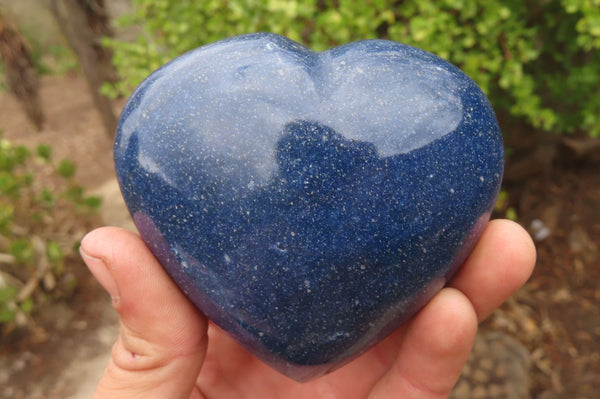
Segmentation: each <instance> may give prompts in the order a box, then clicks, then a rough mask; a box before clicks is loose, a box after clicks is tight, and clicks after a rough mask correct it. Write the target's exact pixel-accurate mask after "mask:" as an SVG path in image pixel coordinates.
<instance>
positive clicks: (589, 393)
mask: <svg viewBox="0 0 600 399" xmlns="http://www.w3.org/2000/svg"><path fill="white" fill-rule="evenodd" d="M42 83H43V87H42V103H43V107H44V111H45V113H46V117H47V123H46V126H45V128H44V129H43V131H41V132H36V131H35V130H34V128H33V126H32V125H30V124H29V123H28V122H27V120H26V119H25V117H24V116H23V114H22V112H21V110H20V108H19V105H18V104H17V103H16V102H15V101H14V100H13V99H12V98H11V97H10V96H8V95H7V94H6V93H2V94H0V129H2V130H3V131H4V137H6V138H9V139H11V140H13V141H14V142H17V143H21V144H25V145H29V146H33V145H35V144H37V143H48V144H52V146H53V148H54V153H55V158H56V159H62V158H69V159H71V160H73V161H75V162H76V164H77V165H78V168H79V169H78V174H77V178H78V179H79V180H80V182H81V183H82V184H83V185H84V186H85V187H86V188H88V189H90V190H96V191H97V192H100V193H101V194H104V195H105V197H106V198H107V199H108V200H106V208H107V209H108V210H105V213H104V214H103V215H104V217H105V223H110V224H115V223H116V224H126V223H127V222H128V220H127V216H126V215H125V216H123V215H124V213H123V212H124V211H123V209H122V203H120V202H119V201H120V198H119V195H118V190H116V189H115V186H114V177H113V176H114V172H113V166H112V159H111V150H112V140H111V139H110V138H109V137H108V135H107V134H106V133H105V132H104V131H103V130H102V127H101V123H100V118H99V116H98V115H97V114H96V113H95V111H94V109H93V106H92V102H91V99H90V97H89V95H88V93H87V87H86V85H85V83H84V82H83V80H82V79H80V78H79V77H78V76H76V75H69V76H59V77H46V78H44V79H43V81H42ZM122 104H123V102H122V101H119V102H116V103H115V109H116V110H118V109H119V108H120V106H121V105H122ZM599 166H600V165H598V164H569V165H565V164H561V163H557V164H555V165H551V167H552V169H551V170H550V171H548V170H546V171H545V173H540V174H536V175H534V176H533V177H530V178H527V179H526V180H521V181H518V182H513V183H511V184H510V185H507V186H506V189H507V190H508V193H509V198H510V204H511V205H512V206H514V207H515V209H516V211H517V215H518V217H519V222H520V223H522V224H523V225H524V226H525V227H527V228H528V229H530V231H531V232H532V234H533V235H534V236H537V248H538V264H537V267H536V270H535V273H534V275H533V277H532V279H531V280H530V281H529V282H528V284H527V285H526V286H525V287H524V288H523V289H522V290H521V291H519V292H518V293H517V294H516V295H515V296H514V297H513V298H511V299H510V300H509V301H508V302H507V303H506V304H505V305H504V306H503V307H502V308H501V309H499V310H498V311H497V312H496V313H495V314H494V315H493V316H492V317H491V318H490V319H489V320H488V321H487V322H485V323H484V325H483V326H482V329H483V330H485V331H492V332H500V333H503V334H506V335H508V336H510V337H512V338H513V339H514V340H516V341H518V342H519V343H520V344H522V345H523V347H524V348H525V349H526V351H525V352H524V353H525V356H527V357H528V358H529V359H528V361H529V362H530V364H531V367H530V368H529V376H528V377H529V381H530V382H529V395H528V396H527V397H530V398H534V399H554V398H568V399H584V398H587V399H593V398H595V397H597V395H598V392H600V285H599V284H598V281H600V249H599V246H600V173H598V168H599ZM98 190H99V191H98ZM73 262H74V263H75V264H77V265H78V266H77V270H78V281H79V289H78V290H77V292H76V294H75V296H74V297H73V298H71V299H70V300H69V301H62V302H58V303H55V304H52V305H50V306H49V307H48V308H46V309H44V312H40V314H39V315H38V317H37V318H36V326H35V328H34V329H33V331H32V332H30V333H29V334H27V335H25V336H22V337H19V338H18V339H12V340H10V341H9V340H6V339H5V340H4V341H1V342H0V398H13V399H19V398H29V399H54V398H73V399H79V398H86V397H89V396H90V395H91V390H92V389H93V386H94V384H95V381H97V378H98V376H99V374H98V373H99V372H100V370H102V368H103V365H104V364H105V362H106V359H107V356H108V351H109V348H110V345H111V342H112V341H113V339H114V337H115V334H116V331H117V326H116V318H115V316H114V314H113V313H112V311H111V309H110V305H109V301H108V298H107V296H106V294H105V293H104V292H103V291H102V290H101V289H100V288H99V287H98V285H97V284H96V283H95V282H94V281H93V279H92V278H91V276H90V275H89V274H88V273H87V271H86V269H85V267H84V266H83V264H81V263H80V262H79V261H78V260H77V259H74V260H73ZM480 356H485V354H480ZM83 383H86V384H87V385H86V384H83ZM82 384H83V385H82Z"/></svg>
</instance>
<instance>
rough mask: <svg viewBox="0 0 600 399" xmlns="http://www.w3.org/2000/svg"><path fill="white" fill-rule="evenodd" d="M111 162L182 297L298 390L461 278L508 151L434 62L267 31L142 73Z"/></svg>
mask: <svg viewBox="0 0 600 399" xmlns="http://www.w3.org/2000/svg"><path fill="white" fill-rule="evenodd" d="M115 164H116V171H117V176H118V180H119V183H120V186H121V189H122V192H123V195H124V198H125V200H126V203H127V205H128V207H129V209H130V211H131V213H132V215H133V218H134V221H135V222H136V225H137V227H138V229H139V231H140V233H141V235H142V237H143V238H144V240H145V241H146V243H147V244H148V246H149V247H150V249H151V250H152V251H153V253H154V254H155V255H156V257H157V258H158V259H159V260H160V262H161V263H162V265H163V266H164V267H165V269H166V270H167V271H168V272H169V274H170V275H171V276H172V277H173V279H174V280H175V282H176V283H177V284H178V285H179V287H180V288H181V289H182V290H183V291H184V292H185V293H186V294H187V296H188V297H189V298H190V299H191V300H192V301H193V302H194V303H195V304H196V305H197V306H198V308H200V309H201V310H202V311H203V312H204V313H205V314H206V315H208V317H209V318H211V319H212V320H213V321H214V322H215V323H216V324H217V325H219V326H220V327H222V328H223V329H225V330H226V331H228V332H229V333H230V334H232V336H233V337H234V338H235V339H237V340H238V341H239V342H240V343H241V344H242V345H244V346H245V347H246V348H247V349H249V350H250V351H252V352H253V353H254V354H256V355H257V356H258V357H260V358H261V359H263V360H264V361H265V362H267V363H268V364H270V365H271V366H273V367H274V368H276V369H278V370H279V371H281V372H283V373H285V374H287V375H289V376H291V377H293V378H296V379H298V380H306V379H309V378H311V377H315V376H318V375H321V374H323V373H326V372H328V371H331V370H333V369H335V368H337V367H339V366H340V365H342V364H344V363H345V362H347V361H349V360H351V359H352V358H354V357H356V356H358V355H359V354H360V353H362V352H364V351H365V350H366V349H368V348H369V347H371V346H373V345H374V344H375V343H377V342H378V341H380V340H381V339H383V338H384V337H385V336H386V335H387V334H389V333H390V332H391V331H393V330H394V329H395V328H397V327H398V326H399V325H400V324H401V323H402V322H404V321H406V320H407V319H408V318H409V317H410V316H412V315H413V314H414V313H415V312H416V311H417V310H418V309H419V308H420V307H421V306H423V305H424V304H425V303H426V301H427V300H429V299H430V298H431V297H432V296H433V295H434V294H435V292H437V291H438V290H439V289H440V288H441V287H442V286H443V285H444V283H445V282H446V281H447V279H448V278H449V277H450V276H451V275H452V274H453V273H454V272H455V271H456V269H457V268H458V267H459V265H460V264H461V263H462V262H463V261H464V259H465V257H466V256H467V255H468V253H469V251H470V249H471V248H472V247H473V245H474V243H475V241H476V240H477V238H478V237H479V235H480V233H481V231H482V229H483V226H484V225H485V223H486V222H487V220H488V217H489V212H490V210H491V208H492V206H493V204H494V200H495V196H496V194H497V192H498V188H499V185H500V180H501V174H502V168H503V147H502V139H501V134H500V131H499V128H498V125H497V121H496V118H495V116H494V113H493V111H492V108H491V106H490V104H489V102H488V101H487V99H486V98H485V96H484V95H483V94H482V92H481V90H480V89H479V88H478V87H477V86H476V85H475V83H473V82H472V81H471V80H470V79H469V78H468V77H467V76H465V75H464V74H463V73H462V72H460V71H459V70H458V69H457V68H455V67H453V66H452V65H450V64H448V63H447V62H445V61H443V60H442V59H440V58H438V57H436V56H434V55H431V54H429V53H427V52H424V51H422V50H419V49H415V48H412V47H409V46H405V45H402V44H398V43H394V42H390V41H383V40H367V41H361V42H356V43H352V44H348V45H345V46H341V47H337V48H334V49H332V50H329V51H325V52H320V53H319V52H312V51H310V50H308V49H306V48H305V47H303V46H301V45H299V44H297V43H295V42H293V41H290V40H288V39H286V38H284V37H281V36H277V35H273V34H266V33H262V34H250V35H244V36H239V37H235V38H232V39H228V40H224V41H220V42H217V43H214V44H211V45H207V46H204V47H201V48H199V49H197V50H194V51H192V52H190V53H188V54H185V55H183V56H181V57H179V58H177V59H176V60H174V61H172V62H171V63H169V64H167V65H165V66H164V67H162V68H160V69H159V70H158V71H156V72H154V73H153V74H152V75H150V77H148V78H147V79H146V80H145V81H144V82H143V83H142V84H141V85H140V86H139V87H138V88H137V90H136V91H135V92H134V93H133V95H132V96H131V98H130V99H129V102H128V103H127V105H126V106H125V109H124V110H123V114H122V117H121V120H120V123H119V127H118V132H117V137H116V142H115ZM166 322H168V321H166Z"/></svg>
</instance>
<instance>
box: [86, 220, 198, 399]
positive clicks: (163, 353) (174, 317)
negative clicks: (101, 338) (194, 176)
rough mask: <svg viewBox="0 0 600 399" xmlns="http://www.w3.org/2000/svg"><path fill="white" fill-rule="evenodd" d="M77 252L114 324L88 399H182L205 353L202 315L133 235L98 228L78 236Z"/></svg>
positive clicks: (188, 395)
mask: <svg viewBox="0 0 600 399" xmlns="http://www.w3.org/2000/svg"><path fill="white" fill-rule="evenodd" d="M80 252H81V255H82V257H83V259H84V261H85V263H86V264H87V266H88V268H89V269H90V271H91V272H92V274H93V275H94V276H95V277H96V279H97V280H98V281H99V282H100V284H102V286H103V287H104V288H105V289H106V290H107V291H108V293H109V294H110V296H111V298H112V303H113V306H114V308H115V310H116V311H117V313H118V314H119V319H120V332H119V338H118V339H117V342H116V343H115V345H114V347H113V350H112V356H111V359H110V363H109V365H108V366H107V368H106V370H105V372H104V375H103V376H102V379H101V381H100V383H99V385H98V388H97V390H96V393H95V395H94V398H95V399H103V398H182V399H183V398H185V399H189V398H190V396H191V394H192V391H193V389H194V385H195V382H196V378H197V377H198V373H199V372H200V367H201V366H202V362H203V360H204V356H205V353H206V346H207V335H206V332H207V325H208V324H207V320H206V318H205V317H204V316H202V315H201V314H200V313H199V312H198V311H197V310H196V309H195V308H194V306H193V305H192V304H191V303H190V302H189V301H188V300H187V298H186V297H185V296H184V295H183V294H182V293H181V291H180V290H179V289H178V288H177V286H176V285H175V284H174V283H173V281H172V280H171V279H170V278H169V276H168V275H167V274H166V272H165V271H164V270H163V269H162V267H161V266H160V264H159V263H158V261H157V260H156V258H154V256H153V255H152V253H151V252H150V251H149V249H148V248H147V247H146V245H145V244H144V242H143V241H142V240H141V238H140V237H139V236H137V235H136V234H134V233H131V232H129V231H126V230H123V229H119V228H116V227H104V228H100V229H97V230H94V231H92V232H91V233H88V235H86V236H85V237H84V238H83V240H82V242H81V250H80Z"/></svg>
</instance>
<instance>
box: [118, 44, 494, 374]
mask: <svg viewBox="0 0 600 399" xmlns="http://www.w3.org/2000/svg"><path fill="white" fill-rule="evenodd" d="M282 39H285V38H283V37H281V36H278V35H273V34H250V35H245V36H244V37H242V38H239V37H238V38H231V39H227V40H226V41H224V42H227V41H230V43H231V42H235V43H239V42H240V41H241V42H249V41H252V40H258V41H262V40H265V41H266V42H269V41H273V40H275V41H277V42H278V43H280V44H281V46H280V48H292V49H298V50H302V51H310V50H308V49H306V48H304V47H303V46H301V45H297V46H298V47H295V46H292V47H288V45H291V43H294V42H292V41H290V40H289V39H285V40H282ZM224 42H217V43H215V44H212V45H209V46H218V45H220V44H222V43H224ZM362 45H365V46H372V45H380V46H381V47H386V46H390V48H392V47H393V48H397V47H395V46H394V45H396V43H394V42H389V41H365V42H363V43H362ZM209 46H207V47H209ZM348 46H352V44H349V45H346V46H343V47H348ZM401 46H402V47H403V48H404V45H401ZM406 48H408V50H407V51H411V52H415V53H419V54H421V55H424V56H431V57H432V58H431V59H434V60H435V61H436V62H440V61H443V60H441V59H439V58H436V57H435V56H433V55H431V54H430V53H427V52H424V51H422V50H419V49H416V48H409V46H406ZM202 49H205V50H206V48H201V49H199V50H193V51H192V52H190V53H188V54H186V55H184V56H182V57H193V55H194V53H195V52H196V51H200V50H202ZM334 50H335V49H334ZM334 50H328V51H334ZM325 53H327V52H325ZM318 54H324V53H318ZM177 60H179V59H176V60H174V61H172V62H171V63H169V64H167V65H165V66H164V67H162V68H160V69H159V70H158V71H157V72H156V73H155V74H153V75H151V76H150V77H148V78H147V79H146V80H145V81H144V83H142V85H140V87H139V88H138V89H137V90H136V91H135V92H134V95H132V100H130V102H128V104H127V106H126V108H125V110H124V114H123V118H122V120H124V119H127V118H128V117H129V115H131V113H132V112H133V111H134V110H135V109H136V108H137V107H138V106H139V102H138V103H136V101H137V100H139V99H140V98H141V97H143V96H144V94H145V90H146V89H147V88H148V87H150V86H152V84H153V83H154V82H155V81H156V80H158V79H159V78H160V77H161V76H162V74H163V73H166V72H168V70H169V65H172V64H173V63H175V62H177ZM443 62H444V63H446V62H445V61H443ZM446 64H448V63H446ZM448 65H450V64H448ZM453 68H455V67H453ZM450 69H452V68H450ZM461 73H462V72H461ZM464 76H465V77H466V75H464ZM467 79H468V78H467ZM465 81H466V82H470V83H469V84H472V85H475V84H474V83H473V82H472V81H471V80H470V79H468V80H465ZM475 87H476V88H477V90H479V88H478V87H477V86H476V85H475ZM467 91H468V90H467ZM482 95H483V94H482V93H481V94H477V95H476V96H475V97H478V98H483V101H484V102H485V101H487V99H485V96H483V97H481V96H482ZM488 105H489V103H488ZM488 105H486V104H483V105H482V106H483V108H486V107H487V106H488ZM489 109H490V110H491V106H490V107H489ZM491 112H492V116H493V111H491ZM493 118H494V120H495V116H493ZM476 119H477V118H476ZM495 123H496V127H497V122H495ZM491 125H493V123H491ZM121 130H122V126H121V123H120V128H119V131H120V132H121ZM489 131H491V132H492V133H491V135H492V136H494V135H495V134H496V133H493V131H494V128H493V126H492V127H491V128H490V129H489ZM134 133H135V134H142V132H139V131H135V132H134ZM463 133H464V134H471V133H473V132H471V133H468V132H467V133H465V132H463ZM497 134H499V129H498V130H497ZM134 141H135V139H134ZM492 141H493V140H492ZM500 141H501V135H500ZM130 144H132V143H131V136H129V137H127V139H126V140H123V137H122V136H121V135H119V134H118V135H117V139H116V141H115V162H116V164H117V163H118V165H117V174H118V176H119V182H120V184H121V185H122V190H123V191H124V196H125V197H126V200H127V203H128V205H129V207H130V211H131V212H132V213H134V215H135V214H137V213H138V212H139V211H140V210H144V209H145V208H146V207H148V206H150V208H151V209H150V210H151V212H153V213H154V214H155V215H157V214H160V213H162V212H165V209H158V208H159V205H157V204H155V203H151V201H148V198H139V191H143V192H144V195H146V196H153V195H156V191H155V190H154V189H153V185H152V184H149V182H146V183H142V186H139V185H138V186H136V184H138V183H139V180H140V179H144V178H145V175H146V174H147V171H145V170H143V168H140V167H139V166H140V165H136V164H135V161H132V159H133V157H132V155H135V156H136V157H137V155H139V154H137V152H136V151H137V149H135V148H133V147H130ZM488 144H489V143H488ZM117 149H119V151H120V154H119V155H118V156H117ZM500 158H502V157H500ZM136 187H137V188H136ZM140 187H141V189H140ZM498 188H499V183H498ZM136 190H137V191H138V193H135V192H134V191H136ZM496 190H497V189H496ZM168 195H169V196H173V198H175V199H176V197H175V194H174V193H172V192H169V193H168ZM490 206H491V205H489V204H487V205H486V209H487V208H489V207H490ZM150 219H152V217H150ZM137 224H139V225H138V229H140V225H142V224H143V223H140V222H138V223H137ZM142 230H143V231H142ZM140 231H141V232H142V236H143V237H144V239H145V240H147V242H154V241H155V240H154V239H151V238H149V237H150V236H152V234H153V233H148V232H144V231H148V229H145V228H142V229H140ZM156 231H158V232H160V229H158V228H156ZM161 235H162V233H161ZM168 241H169V240H166V242H167V243H168ZM149 245H150V246H151V248H153V252H155V254H156V253H160V254H162V255H160V256H159V257H160V258H161V261H162V263H163V265H165V267H166V268H168V269H169V272H170V274H171V275H172V276H174V279H175V280H176V281H178V285H179V286H180V287H181V288H182V289H183V290H184V291H186V294H188V296H195V297H196V299H195V300H194V302H195V303H196V305H197V306H198V307H200V308H201V309H204V310H205V311H206V312H207V313H211V314H212V315H213V317H214V318H215V319H217V320H219V319H220V322H218V323H217V324H220V325H221V326H222V327H223V328H224V329H225V330H228V331H229V332H231V333H233V334H234V335H235V336H236V338H237V339H238V341H240V342H241V343H242V344H243V345H244V346H245V347H246V348H248V349H250V350H251V351H252V352H254V353H255V354H257V355H258V356H259V357H261V358H262V359H263V360H265V362H267V363H269V364H271V365H272V366H273V367H274V368H276V369H278V370H280V371H282V372H283V373H284V374H286V375H289V376H291V377H292V378H295V379H298V380H305V379H310V378H314V377H316V376H318V375H321V374H323V373H326V372H329V371H332V370H333V369H335V368H337V367H339V366H340V365H343V364H345V363H346V362H348V361H350V360H352V359H353V358H354V357H356V356H358V355H359V354H360V353H362V352H361V350H360V349H357V351H356V352H354V353H353V354H352V353H351V354H346V353H344V354H343V356H340V357H342V359H339V360H336V361H334V362H333V363H326V364H325V365H323V364H321V365H312V366H307V365H302V364H300V363H297V364H292V365H290V361H291V363H293V359H285V360H283V359H282V357H281V354H280V353H273V352H271V351H270V350H269V348H265V347H264V346H261V344H260V343H261V340H260V339H258V338H259V337H258V336H256V335H254V334H252V333H251V332H250V330H249V329H245V328H244V327H243V326H242V325H241V324H240V323H239V320H233V319H232V320H227V318H230V314H229V313H227V311H226V310H224V309H222V307H221V306H220V305H218V304H216V303H215V301H213V300H212V299H211V298H210V296H208V295H207V294H206V293H204V292H200V291H198V292H197V293H196V294H195V295H194V294H192V291H194V290H196V291H197V286H196V285H195V284H194V279H193V278H190V275H189V274H187V273H186V272H184V271H183V270H182V269H181V267H180V266H181V265H180V264H179V263H178V262H177V261H176V260H175V259H174V258H173V254H172V251H173V247H172V245H170V244H168V245H167V246H164V245H162V246H157V244H156V243H155V244H149ZM157 256H158V255H157ZM459 257H460V256H459ZM167 265H172V266H167ZM453 268H454V266H453V267H452V268H451V269H453ZM425 302H426V300H424V301H423V303H422V304H420V305H419V306H417V308H420V307H421V306H422V305H423V304H424V303H425ZM209 309H212V310H209ZM417 310H418V309H413V310H412V311H411V312H407V311H405V314H408V313H411V314H412V313H414V312H416V311H417ZM398 323H399V321H398V320H396V321H395V322H393V323H389V324H388V326H387V329H390V328H391V329H392V330H393V328H395V326H396V324H398ZM242 324H243V323H242ZM390 326H392V327H390ZM384 330H385V329H383V330H382V331H384ZM392 330H390V331H389V332H391V331H392ZM386 331H387V330H385V331H384V333H382V334H381V335H383V336H385V335H387V334H388V333H387V332H386ZM383 336H375V337H374V338H373V339H372V340H371V341H369V344H365V345H366V346H363V349H364V350H366V348H367V347H370V346H369V345H374V344H375V343H376V342H378V341H379V340H380V339H382V338H383Z"/></svg>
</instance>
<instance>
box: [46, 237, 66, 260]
mask: <svg viewBox="0 0 600 399" xmlns="http://www.w3.org/2000/svg"><path fill="white" fill-rule="evenodd" d="M46 256H47V257H48V260H49V261H50V262H60V261H61V260H62V259H63V257H64V254H63V251H62V249H60V245H59V244H58V243H57V242H54V241H50V242H49V243H48V244H47V245H46Z"/></svg>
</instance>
